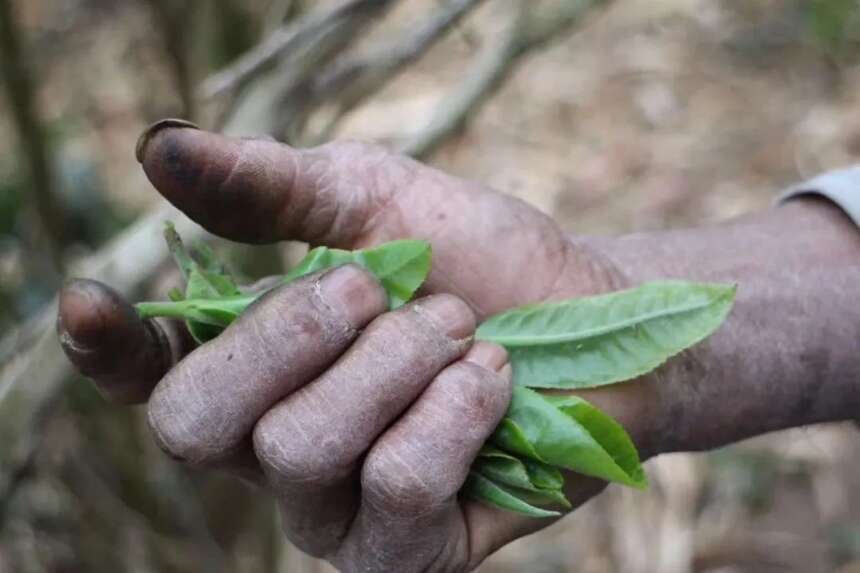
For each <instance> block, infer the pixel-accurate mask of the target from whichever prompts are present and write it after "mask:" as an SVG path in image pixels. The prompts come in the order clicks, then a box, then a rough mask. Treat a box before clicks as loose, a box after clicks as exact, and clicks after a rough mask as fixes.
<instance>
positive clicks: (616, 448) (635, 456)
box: [544, 396, 648, 487]
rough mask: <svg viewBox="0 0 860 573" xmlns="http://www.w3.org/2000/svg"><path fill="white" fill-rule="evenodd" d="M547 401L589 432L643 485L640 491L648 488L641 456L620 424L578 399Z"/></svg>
mask: <svg viewBox="0 0 860 573" xmlns="http://www.w3.org/2000/svg"><path fill="white" fill-rule="evenodd" d="M544 398H545V399H546V400H548V401H549V402H550V403H551V404H554V405H555V407H556V408H558V409H560V410H561V411H562V412H564V413H565V414H567V415H568V416H571V417H572V418H573V419H574V420H576V421H577V422H579V423H580V424H581V425H582V427H584V428H585V429H586V430H588V433H589V434H591V437H593V438H594V440H595V441H596V442H597V443H599V444H600V445H601V446H602V447H603V449H604V450H606V452H607V453H608V454H609V455H610V456H612V459H613V460H615V463H616V464H618V466H619V467H621V468H622V469H624V471H625V472H627V474H628V475H630V476H631V477H632V478H633V479H634V480H635V481H636V482H637V483H639V484H640V486H639V487H646V486H647V485H648V478H647V476H646V475H645V472H644V471H643V470H642V465H641V462H640V460H639V452H638V450H637V449H636V446H635V445H634V444H633V440H631V439H630V436H629V435H628V434H627V431H626V430H625V429H624V427H623V426H622V425H621V424H619V423H618V422H616V421H615V420H614V419H613V418H612V417H611V416H608V415H607V414H605V413H603V412H602V411H601V410H599V409H597V408H595V407H594V406H593V405H591V404H590V403H588V402H586V401H585V400H583V399H582V398H579V397H577V396H544Z"/></svg>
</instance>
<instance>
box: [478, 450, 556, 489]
mask: <svg viewBox="0 0 860 573" xmlns="http://www.w3.org/2000/svg"><path fill="white" fill-rule="evenodd" d="M473 469H474V470H475V471H477V472H478V473H480V474H482V475H483V476H484V477H487V478H490V479H492V480H493V481H496V482H498V483H501V484H505V485H508V486H513V487H519V488H523V489H527V490H532V491H538V490H560V489H561V488H562V487H563V486H564V477H562V475H561V472H559V471H558V470H557V469H556V468H554V467H553V466H550V465H547V464H544V463H541V462H538V461H534V460H531V459H528V458H523V459H520V458H517V457H514V456H512V455H511V454H508V453H506V452H503V451H502V450H499V449H497V448H494V447H492V446H484V448H483V449H482V450H481V453H480V454H479V455H478V459H477V460H475V464H474V465H473Z"/></svg>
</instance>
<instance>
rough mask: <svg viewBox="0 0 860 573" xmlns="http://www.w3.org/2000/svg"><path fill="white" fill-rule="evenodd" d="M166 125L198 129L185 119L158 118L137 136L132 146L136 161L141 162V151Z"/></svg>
mask: <svg viewBox="0 0 860 573" xmlns="http://www.w3.org/2000/svg"><path fill="white" fill-rule="evenodd" d="M166 127H181V128H188V129H200V128H199V127H198V126H197V125H196V124H194V123H191V122H190V121H188V120H186V119H177V118H167V119H160V120H158V121H156V122H155V123H153V124H151V125H150V126H149V127H147V128H146V129H145V130H144V131H143V133H142V134H141V135H140V137H138V138H137V145H135V146H134V156H135V157H136V158H137V162H138V163H143V152H144V151H145V150H146V146H147V144H148V143H149V140H150V139H152V136H153V135H155V134H156V133H157V132H159V131H161V130H162V129H164V128H166Z"/></svg>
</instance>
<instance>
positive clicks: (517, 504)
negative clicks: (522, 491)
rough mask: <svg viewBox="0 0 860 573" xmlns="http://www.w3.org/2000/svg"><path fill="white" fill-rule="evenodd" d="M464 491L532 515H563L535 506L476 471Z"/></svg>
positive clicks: (503, 507) (474, 496) (488, 502)
mask: <svg viewBox="0 0 860 573" xmlns="http://www.w3.org/2000/svg"><path fill="white" fill-rule="evenodd" d="M463 493H465V495H467V496H468V497H471V498H472V499H476V500H478V501H481V502H484V503H487V504H489V505H492V506H495V507H499V508H501V509H505V510H508V511H514V512H516V513H521V514H523V515H528V516H530V517H557V516H559V515H561V513H559V512H558V511H551V510H546V509H541V508H539V507H535V506H534V505H532V504H530V503H529V502H527V501H524V500H522V499H521V498H520V497H518V496H517V495H516V494H514V493H512V492H511V491H509V490H507V489H506V488H503V487H502V486H500V485H499V484H497V483H495V482H493V481H492V480H490V479H487V478H485V477H484V476H482V475H481V474H478V473H475V472H471V473H469V477H468V478H467V479H466V483H465V485H464V486H463Z"/></svg>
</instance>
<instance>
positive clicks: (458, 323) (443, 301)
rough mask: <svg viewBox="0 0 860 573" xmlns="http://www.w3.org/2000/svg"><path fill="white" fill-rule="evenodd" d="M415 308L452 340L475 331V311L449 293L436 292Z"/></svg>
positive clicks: (467, 335) (465, 336) (460, 338)
mask: <svg viewBox="0 0 860 573" xmlns="http://www.w3.org/2000/svg"><path fill="white" fill-rule="evenodd" d="M416 310H417V311H418V312H420V313H422V314H424V316H426V317H427V318H429V319H430V320H431V321H432V322H433V324H435V325H436V326H437V327H438V328H439V330H441V331H442V332H444V333H445V334H447V335H448V336H449V337H451V338H453V339H454V340H462V339H464V338H469V337H470V336H472V335H473V334H474V333H475V313H474V312H472V309H471V308H469V305H467V304H466V303H465V302H463V301H462V300H461V299H459V298H457V297H456V296H454V295H450V294H437V295H435V296H430V297H427V298H425V299H424V300H422V301H420V302H419V303H418V305H417V306H416Z"/></svg>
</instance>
